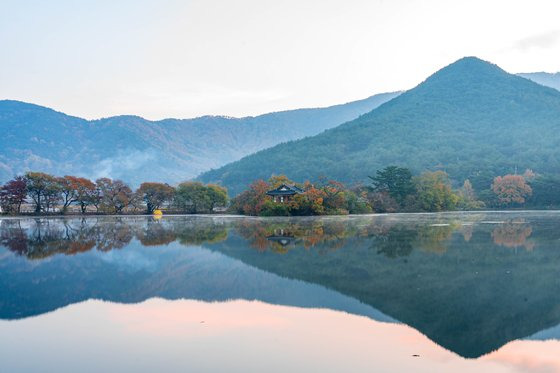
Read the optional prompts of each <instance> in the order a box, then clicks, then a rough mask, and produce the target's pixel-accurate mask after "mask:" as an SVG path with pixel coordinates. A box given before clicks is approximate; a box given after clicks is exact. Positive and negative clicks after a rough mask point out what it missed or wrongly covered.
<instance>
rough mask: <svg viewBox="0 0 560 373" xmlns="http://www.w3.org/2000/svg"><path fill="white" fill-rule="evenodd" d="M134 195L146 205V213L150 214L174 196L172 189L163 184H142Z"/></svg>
mask: <svg viewBox="0 0 560 373" xmlns="http://www.w3.org/2000/svg"><path fill="white" fill-rule="evenodd" d="M136 194H137V195H138V197H139V198H141V199H142V200H143V201H144V202H145V203H146V213H148V214H152V213H153V212H154V210H157V209H159V208H160V207H161V206H163V204H164V203H165V202H168V201H171V199H172V198H173V195H174V194H175V189H173V187H171V186H169V185H167V184H163V183H142V184H141V185H140V188H138V190H137V191H136Z"/></svg>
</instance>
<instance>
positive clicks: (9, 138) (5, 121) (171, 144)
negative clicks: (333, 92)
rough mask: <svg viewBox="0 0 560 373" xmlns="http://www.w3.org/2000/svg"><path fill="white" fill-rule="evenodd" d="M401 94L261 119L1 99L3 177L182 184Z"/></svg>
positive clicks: (0, 178)
mask: <svg viewBox="0 0 560 373" xmlns="http://www.w3.org/2000/svg"><path fill="white" fill-rule="evenodd" d="M397 95H398V93H384V94H379V95H375V96H372V97H369V98H367V99H364V100H359V101H354V102H349V103H347V104H342V105H335V106H330V107H326V108H315V109H298V110H289V111H282V112H276V113H269V114H264V115H260V116H256V117H245V118H231V117H222V116H204V117H200V118H194V119H164V120H160V121H150V120H146V119H144V118H141V117H138V116H131V115H126V116H117V117H111V118H104V119H99V120H93V121H88V120H85V119H81V118H77V117H72V116H68V115H66V114H63V113H60V112H57V111H54V110H51V109H48V108H45V107H41V106H38V105H32V104H28V103H24V102H19V101H10V100H0V132H1V133H2V136H0V183H2V182H4V181H7V180H8V179H10V178H12V177H13V176H14V175H16V174H22V173H24V172H25V171H29V170H39V171H43V172H48V173H53V174H57V175H64V174H73V175H79V176H85V177H90V178H96V177H102V176H103V177H111V178H120V179H123V180H125V181H127V182H130V183H133V184H136V185H137V184H139V183H140V182H142V181H146V180H153V181H164V182H169V183H175V182H180V181H184V180H187V179H190V178H193V177H195V176H196V175H198V174H200V173H201V172H203V171H206V170H209V169H211V168H213V167H214V168H215V167H219V166H222V165H225V164H227V163H228V162H231V161H233V160H237V159H240V158H242V157H243V156H245V155H248V154H251V153H254V152H256V151H258V150H261V149H265V148H267V147H271V146H274V145H276V144H278V143H280V142H282V141H288V140H294V139H299V138H302V137H305V136H312V135H316V134H318V133H320V132H322V131H324V130H325V129H328V128H332V127H334V126H337V125H339V124H340V123H343V122H346V121H348V120H351V119H355V118H357V117H358V116H360V115H361V114H364V113H367V112H369V111H371V110H372V109H374V108H376V107H377V106H379V105H380V104H382V103H384V102H387V101H388V100H390V99H392V98H393V97H395V96H397Z"/></svg>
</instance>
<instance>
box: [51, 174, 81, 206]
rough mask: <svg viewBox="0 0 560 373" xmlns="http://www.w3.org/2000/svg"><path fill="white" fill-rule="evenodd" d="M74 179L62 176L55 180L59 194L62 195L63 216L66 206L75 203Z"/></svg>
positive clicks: (73, 177)
mask: <svg viewBox="0 0 560 373" xmlns="http://www.w3.org/2000/svg"><path fill="white" fill-rule="evenodd" d="M76 179H77V177H75V176H68V175H66V176H64V177H58V178H56V182H57V183H58V185H59V189H60V193H61V195H62V213H63V214H65V213H66V211H67V210H68V206H70V205H71V204H72V203H74V202H76V197H77V189H76Z"/></svg>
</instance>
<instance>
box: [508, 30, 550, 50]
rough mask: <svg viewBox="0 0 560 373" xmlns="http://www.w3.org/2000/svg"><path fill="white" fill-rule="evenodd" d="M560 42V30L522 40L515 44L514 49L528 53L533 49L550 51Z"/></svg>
mask: <svg viewBox="0 0 560 373" xmlns="http://www.w3.org/2000/svg"><path fill="white" fill-rule="evenodd" d="M559 41H560V30H553V31H547V32H544V33H541V34H536V35H532V36H529V37H526V38H523V39H520V40H518V41H516V42H515V43H514V48H515V49H519V50H521V51H527V50H530V49H533V48H541V49H548V48H551V47H554V46H555V45H556V44H558V42H559Z"/></svg>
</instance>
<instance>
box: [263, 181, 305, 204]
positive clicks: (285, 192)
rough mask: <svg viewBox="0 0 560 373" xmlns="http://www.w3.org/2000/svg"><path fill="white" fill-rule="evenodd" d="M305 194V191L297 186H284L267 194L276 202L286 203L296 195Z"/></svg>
mask: <svg viewBox="0 0 560 373" xmlns="http://www.w3.org/2000/svg"><path fill="white" fill-rule="evenodd" d="M301 193H303V189H301V188H298V187H297V186H295V185H288V184H282V185H280V186H279V187H278V188H276V189H272V190H269V191H268V192H266V194H267V195H269V196H271V197H272V198H274V202H280V203H284V202H287V201H289V200H290V199H291V198H293V197H294V196H295V195H296V194H301Z"/></svg>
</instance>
